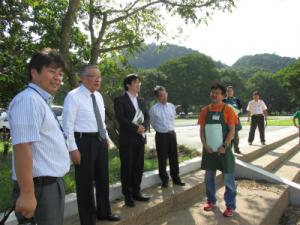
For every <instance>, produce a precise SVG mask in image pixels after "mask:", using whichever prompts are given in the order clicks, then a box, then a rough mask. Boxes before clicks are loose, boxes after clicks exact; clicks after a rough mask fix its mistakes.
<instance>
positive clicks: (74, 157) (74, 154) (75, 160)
mask: <svg viewBox="0 0 300 225" xmlns="http://www.w3.org/2000/svg"><path fill="white" fill-rule="evenodd" d="M70 154H71V159H72V161H73V163H74V164H75V165H80V159H81V155H80V152H79V151H78V149H76V150H74V151H72V152H71V153H70Z"/></svg>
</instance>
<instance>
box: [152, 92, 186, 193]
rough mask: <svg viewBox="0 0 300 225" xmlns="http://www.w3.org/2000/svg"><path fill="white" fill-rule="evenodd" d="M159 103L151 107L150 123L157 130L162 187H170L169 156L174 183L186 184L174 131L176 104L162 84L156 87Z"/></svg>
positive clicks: (156, 138) (157, 148)
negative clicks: (171, 101)
mask: <svg viewBox="0 0 300 225" xmlns="http://www.w3.org/2000/svg"><path fill="white" fill-rule="evenodd" d="M154 95H155V97H156V99H157V101H158V102H157V103H156V104H155V105H153V106H152V107H151V108H150V111H149V115H150V124H151V126H152V127H153V129H154V130H155V131H156V134H155V145H156V151H157V157H158V166H159V176H160V179H161V181H162V188H166V187H168V182H169V176H168V173H167V171H166V166H167V158H169V164H170V174H171V177H172V180H173V184H175V185H180V186H184V185H185V183H183V182H182V181H181V179H180V177H179V166H178V154H177V140H176V133H175V131H174V120H175V115H176V112H175V106H174V105H173V104H172V103H169V102H168V93H167V92H166V89H165V88H164V87H162V86H156V87H155V88H154Z"/></svg>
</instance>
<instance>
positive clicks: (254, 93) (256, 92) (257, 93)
mask: <svg viewBox="0 0 300 225" xmlns="http://www.w3.org/2000/svg"><path fill="white" fill-rule="evenodd" d="M252 95H258V96H260V94H259V91H253V93H252Z"/></svg>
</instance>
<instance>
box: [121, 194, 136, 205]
mask: <svg viewBox="0 0 300 225" xmlns="http://www.w3.org/2000/svg"><path fill="white" fill-rule="evenodd" d="M124 201H125V205H126V206H128V207H134V206H135V203H134V200H133V198H132V197H131V196H125V200H124Z"/></svg>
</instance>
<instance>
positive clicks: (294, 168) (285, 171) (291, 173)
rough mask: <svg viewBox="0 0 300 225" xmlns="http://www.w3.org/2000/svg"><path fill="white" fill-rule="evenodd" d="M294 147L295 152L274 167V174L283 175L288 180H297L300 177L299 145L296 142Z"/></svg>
mask: <svg viewBox="0 0 300 225" xmlns="http://www.w3.org/2000/svg"><path fill="white" fill-rule="evenodd" d="M295 149H296V150H297V152H296V154H295V155H293V156H291V157H290V158H288V159H287V160H285V161H284V162H283V163H281V165H280V166H279V167H277V168H275V171H274V174H275V175H277V176H280V177H284V178H286V179H288V180H291V181H294V182H298V183H299V179H300V152H299V150H300V145H299V144H298V145H297V146H296V147H295Z"/></svg>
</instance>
